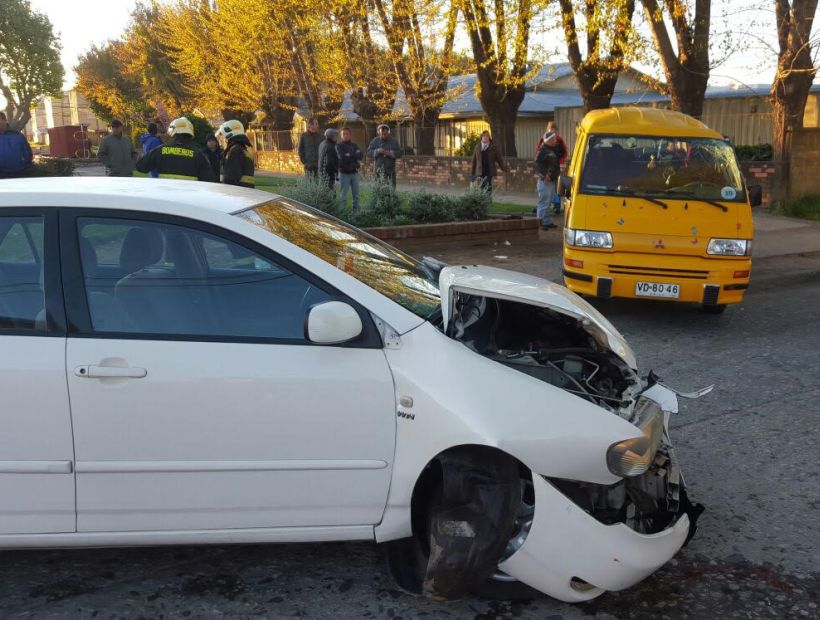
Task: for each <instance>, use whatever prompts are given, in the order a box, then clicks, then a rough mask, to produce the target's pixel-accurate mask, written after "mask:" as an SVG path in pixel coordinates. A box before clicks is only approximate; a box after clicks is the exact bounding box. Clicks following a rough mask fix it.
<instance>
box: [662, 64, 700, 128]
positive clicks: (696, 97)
mask: <svg viewBox="0 0 820 620" xmlns="http://www.w3.org/2000/svg"><path fill="white" fill-rule="evenodd" d="M708 81H709V70H708V69H707V70H706V71H702V72H695V71H692V70H691V69H690V70H687V69H686V68H684V69H683V70H681V71H679V72H677V73H676V75H675V76H674V77H673V78H672V79H671V80H669V81H668V83H669V98H670V99H671V100H672V109H673V110H677V111H678V112H683V113H684V114H688V115H689V116H693V117H695V118H700V117H702V116H703V100H704V99H705V97H706V83H707V82H708Z"/></svg>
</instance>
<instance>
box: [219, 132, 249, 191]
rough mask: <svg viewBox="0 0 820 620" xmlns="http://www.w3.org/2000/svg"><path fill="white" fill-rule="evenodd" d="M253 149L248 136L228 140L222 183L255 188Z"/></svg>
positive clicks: (223, 161) (223, 163) (223, 162)
mask: <svg viewBox="0 0 820 620" xmlns="http://www.w3.org/2000/svg"><path fill="white" fill-rule="evenodd" d="M254 168H255V165H254V162H253V148H252V147H251V143H250V141H248V138H247V137H246V136H236V137H234V138H231V139H230V140H228V148H227V149H225V157H224V158H223V160H222V182H223V183H225V184H227V185H241V186H242V187H255V186H256V181H255V179H254V178H253V172H254Z"/></svg>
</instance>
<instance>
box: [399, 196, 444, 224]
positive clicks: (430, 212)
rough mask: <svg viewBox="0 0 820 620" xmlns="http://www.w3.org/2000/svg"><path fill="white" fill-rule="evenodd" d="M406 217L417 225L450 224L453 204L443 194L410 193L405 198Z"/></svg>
mask: <svg viewBox="0 0 820 620" xmlns="http://www.w3.org/2000/svg"><path fill="white" fill-rule="evenodd" d="M407 215H409V216H410V219H411V220H412V221H413V222H415V223H417V224H434V223H439V222H452V221H453V220H454V219H455V202H454V200H453V199H452V198H450V197H449V196H445V195H443V194H431V193H429V192H427V191H425V190H421V191H420V192H412V193H411V194H409V195H408V197H407Z"/></svg>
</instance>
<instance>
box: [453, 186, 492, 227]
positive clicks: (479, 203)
mask: <svg viewBox="0 0 820 620" xmlns="http://www.w3.org/2000/svg"><path fill="white" fill-rule="evenodd" d="M492 202H493V199H492V197H491V196H490V194H489V193H488V192H486V191H484V190H483V189H481V188H480V187H471V188H470V189H468V190H467V193H466V194H464V195H463V196H459V197H458V198H456V199H455V205H454V207H455V208H454V215H455V218H456V219H457V220H459V221H468V220H486V219H487V214H488V213H489V212H490V205H492Z"/></svg>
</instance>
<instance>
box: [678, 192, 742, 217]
mask: <svg viewBox="0 0 820 620" xmlns="http://www.w3.org/2000/svg"><path fill="white" fill-rule="evenodd" d="M667 194H679V195H681V196H687V197H688V198H691V199H693V200H697V201H698V202H705V203H706V204H707V205H712V206H713V207H717V208H718V209H720V210H721V211H723V212H724V213H726V212H727V211H729V209H728V208H727V207H726V206H725V205H722V204H720V203H719V202H715V201H714V200H709V199H708V198H696V197H695V193H694V192H685V191H683V192H682V191H679V190H670V191H668V192H667Z"/></svg>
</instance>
